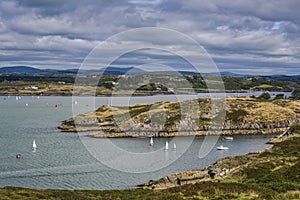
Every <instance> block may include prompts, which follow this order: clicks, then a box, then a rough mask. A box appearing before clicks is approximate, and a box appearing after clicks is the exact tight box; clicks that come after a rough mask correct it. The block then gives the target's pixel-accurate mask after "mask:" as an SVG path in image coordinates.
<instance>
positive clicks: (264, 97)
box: [258, 92, 271, 100]
mask: <svg viewBox="0 0 300 200" xmlns="http://www.w3.org/2000/svg"><path fill="white" fill-rule="evenodd" d="M270 98H271V95H270V94H269V93H268V92H264V93H262V94H261V95H260V96H259V97H258V99H262V100H269V99H270Z"/></svg>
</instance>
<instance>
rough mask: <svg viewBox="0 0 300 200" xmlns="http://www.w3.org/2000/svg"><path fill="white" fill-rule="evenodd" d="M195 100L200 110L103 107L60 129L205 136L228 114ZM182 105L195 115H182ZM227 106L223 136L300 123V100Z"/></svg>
mask: <svg viewBox="0 0 300 200" xmlns="http://www.w3.org/2000/svg"><path fill="white" fill-rule="evenodd" d="M196 101H198V103H199V107H198V110H195V109H196V108H193V107H191V108H189V107H188V106H190V102H189V101H184V102H157V103H153V104H140V105H134V106H131V107H129V112H128V109H127V108H126V107H111V106H109V105H104V106H102V107H100V108H98V109H97V110H96V111H95V112H87V113H83V114H80V115H78V116H76V117H74V118H70V119H67V120H65V121H63V122H62V124H61V125H60V126H59V127H58V128H60V129H61V130H62V131H68V132H76V131H78V132H80V131H99V132H98V133H92V134H90V136H93V137H140V136H143V137H147V136H148V137H150V136H153V137H170V136H186V135H205V134H207V130H208V129H209V127H210V126H211V125H212V124H213V123H212V122H213V121H215V120H217V119H218V118H219V117H220V115H221V114H225V113H222V112H221V111H222V110H223V109H222V108H217V110H219V113H212V112H211V104H210V103H211V102H210V101H211V100H209V99H198V100H196ZM183 105H184V106H183ZM181 106H183V107H186V109H187V110H188V111H190V110H192V112H187V113H181ZM225 107H226V108H225V110H226V120H225V122H224V124H223V131H222V134H269V133H280V132H283V131H285V130H286V129H287V128H288V127H289V126H290V125H292V124H297V123H299V121H300V120H299V115H300V101H296V100H284V99H281V100H272V101H261V100H257V99H252V98H228V99H227V100H226V106H225ZM149 110H150V111H149ZM95 116H96V117H95ZM75 122H76V127H75ZM179 130H180V131H179ZM195 130H196V131H195Z"/></svg>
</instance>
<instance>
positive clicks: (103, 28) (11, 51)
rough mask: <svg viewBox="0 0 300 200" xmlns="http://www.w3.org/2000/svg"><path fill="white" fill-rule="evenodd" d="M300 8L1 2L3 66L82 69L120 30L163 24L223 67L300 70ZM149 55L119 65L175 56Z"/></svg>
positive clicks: (182, 1)
mask: <svg viewBox="0 0 300 200" xmlns="http://www.w3.org/2000/svg"><path fill="white" fill-rule="evenodd" d="M299 10H300V1H299V0H272V1H269V0H265V1H263V0H235V1H232V0H214V1H212V0H207V1H205V0H203V1H198V0H148V1H147V0H129V1H117V0H112V1H110V0H73V1H68V0H2V1H1V2H0V44H1V45H0V66H12V65H30V66H34V67H39V68H60V69H67V68H78V67H79V66H80V64H81V63H82V62H83V60H84V58H85V57H86V56H87V55H88V54H89V52H90V51H91V50H92V49H93V48H94V47H96V45H97V44H99V42H101V41H104V40H106V39H107V38H109V37H110V36H112V35H114V34H117V33H120V32H122V31H128V30H131V29H134V28H142V27H161V28H168V29H174V30H176V31H179V32H181V33H183V34H185V35H187V36H189V37H191V38H193V39H194V40H196V41H197V42H198V43H199V44H200V45H202V46H203V47H204V48H205V49H206V51H207V52H208V54H209V55H210V56H211V57H212V58H213V60H214V62H215V63H216V65H217V67H218V68H219V69H220V71H230V72H235V73H250V74H300V12H299ZM153 37H156V36H153ZM157 37H159V36H157ZM174 45H175V44H174ZM143 53H144V54H143V55H140V54H141V52H138V53H137V54H135V56H133V54H132V56H128V55H127V56H125V57H124V59H123V62H122V60H121V61H120V62H119V63H118V62H116V63H117V64H119V65H122V64H123V65H124V66H133V65H134V64H138V63H139V62H138V58H139V59H144V60H147V59H157V57H159V60H162V58H164V59H169V60H172V59H173V58H172V57H168V55H166V54H164V52H160V53H161V56H160V54H158V53H156V54H155V53H153V52H152V53H149V52H147V51H144V52H143ZM136 55H139V56H136ZM151 55H152V56H151ZM153 55H155V56H153ZM128 60H130V61H131V62H128ZM134 60H135V61H134ZM176 62H177V61H176V59H174V60H173V62H171V61H170V65H172V63H173V64H174V63H176ZM178 66H180V67H181V68H182V69H185V66H184V64H182V65H178ZM178 66H177V67H178Z"/></svg>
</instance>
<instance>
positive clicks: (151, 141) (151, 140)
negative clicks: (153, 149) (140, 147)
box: [149, 137, 154, 146]
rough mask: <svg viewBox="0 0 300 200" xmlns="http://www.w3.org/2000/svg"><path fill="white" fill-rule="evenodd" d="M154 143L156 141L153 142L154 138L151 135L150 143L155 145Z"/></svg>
mask: <svg viewBox="0 0 300 200" xmlns="http://www.w3.org/2000/svg"><path fill="white" fill-rule="evenodd" d="M153 144H154V142H153V138H152V137H151V138H150V142H149V145H150V146H153Z"/></svg>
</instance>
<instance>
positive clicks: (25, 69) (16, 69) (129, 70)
mask: <svg viewBox="0 0 300 200" xmlns="http://www.w3.org/2000/svg"><path fill="white" fill-rule="evenodd" d="M78 71H79V69H62V70H60V69H38V68H34V67H29V66H11V67H1V68H0V72H2V73H20V74H22V73H41V72H46V73H47V72H49V73H77V72H78ZM80 71H81V72H83V73H100V72H102V73H103V74H104V75H122V74H139V73H144V72H145V71H143V70H141V69H138V68H134V67H125V68H121V67H107V68H106V69H99V70H80Z"/></svg>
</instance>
